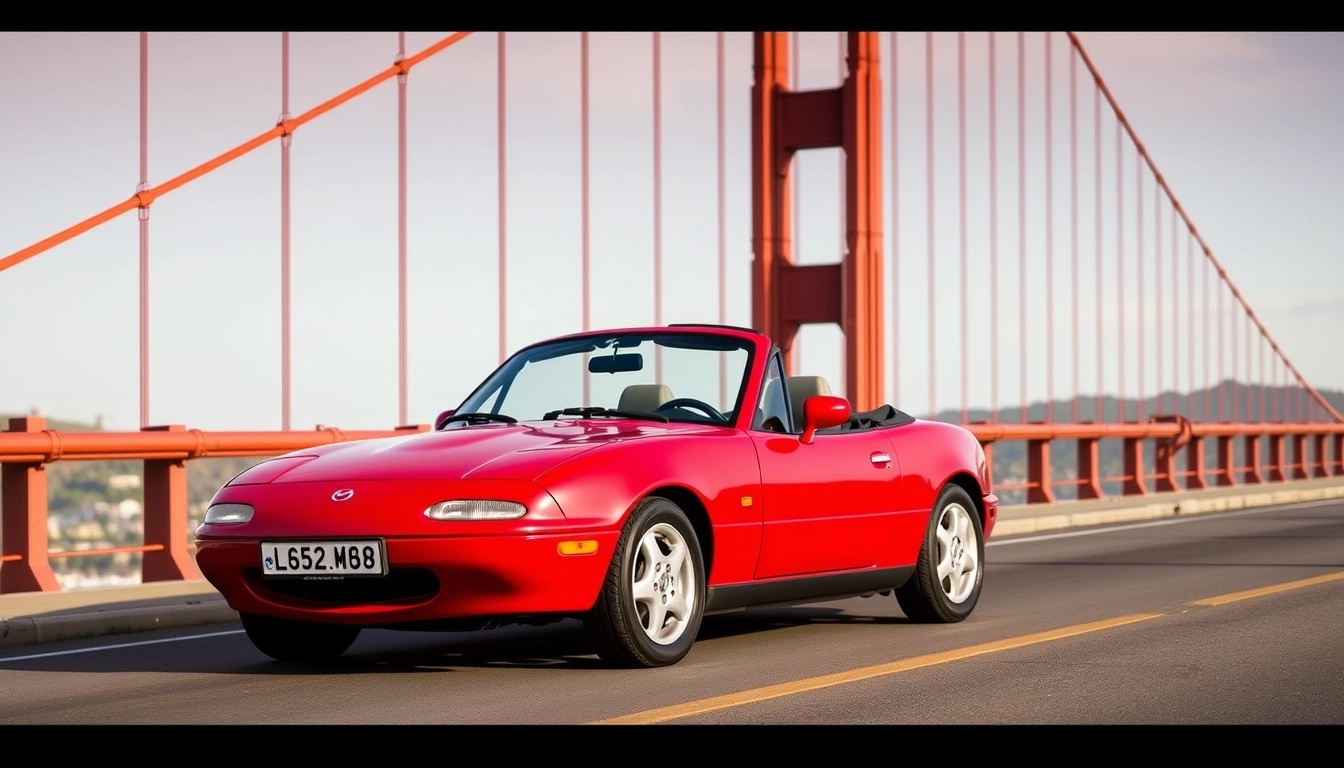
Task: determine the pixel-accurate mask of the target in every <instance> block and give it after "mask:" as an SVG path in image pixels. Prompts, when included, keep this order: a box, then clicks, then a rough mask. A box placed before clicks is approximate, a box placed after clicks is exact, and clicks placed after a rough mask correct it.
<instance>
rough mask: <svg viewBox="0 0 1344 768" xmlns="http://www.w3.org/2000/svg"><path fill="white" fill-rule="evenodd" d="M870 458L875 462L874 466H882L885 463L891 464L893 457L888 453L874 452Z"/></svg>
mask: <svg viewBox="0 0 1344 768" xmlns="http://www.w3.org/2000/svg"><path fill="white" fill-rule="evenodd" d="M868 458H869V460H870V461H872V462H873V466H879V467H880V466H882V465H883V464H890V463H891V457H890V456H888V455H887V454H885V453H874V454H873V455H872V456H869V457H868Z"/></svg>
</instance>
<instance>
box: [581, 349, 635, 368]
mask: <svg viewBox="0 0 1344 768" xmlns="http://www.w3.org/2000/svg"><path fill="white" fill-rule="evenodd" d="M642 370H644V356H643V355H641V354H639V353H638V352H626V353H625V354H623V355H599V356H598V357H594V358H592V359H591V360H589V361H588V372H589V373H630V372H632V371H642Z"/></svg>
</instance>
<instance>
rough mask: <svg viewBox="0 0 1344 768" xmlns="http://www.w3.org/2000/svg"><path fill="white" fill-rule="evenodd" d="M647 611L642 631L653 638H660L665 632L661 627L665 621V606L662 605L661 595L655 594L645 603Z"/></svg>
mask: <svg viewBox="0 0 1344 768" xmlns="http://www.w3.org/2000/svg"><path fill="white" fill-rule="evenodd" d="M645 605H646V606H647V607H648V609H649V611H648V623H647V624H645V625H644V631H645V632H647V633H648V635H649V637H651V638H653V639H654V640H662V639H663V636H664V635H666V634H667V630H665V629H663V623H664V622H666V621H667V606H666V605H663V599H662V596H661V595H659V596H656V597H654V598H653V599H652V600H650V601H649V602H648V603H646V604H645Z"/></svg>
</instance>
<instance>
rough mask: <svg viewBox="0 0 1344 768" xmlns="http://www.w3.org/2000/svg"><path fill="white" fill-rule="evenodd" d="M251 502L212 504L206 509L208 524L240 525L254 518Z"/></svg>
mask: <svg viewBox="0 0 1344 768" xmlns="http://www.w3.org/2000/svg"><path fill="white" fill-rule="evenodd" d="M255 511H256V510H254V509H252V505H251V504H211V505H210V508H209V509H207V510H205V522H206V524H207V525H238V524H239V523H246V522H247V521H248V520H251V519H252V513H253V512H255Z"/></svg>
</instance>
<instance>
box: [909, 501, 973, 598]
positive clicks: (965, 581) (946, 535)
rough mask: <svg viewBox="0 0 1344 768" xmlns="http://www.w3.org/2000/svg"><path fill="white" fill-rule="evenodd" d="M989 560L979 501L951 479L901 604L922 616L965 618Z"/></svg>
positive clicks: (932, 521) (933, 516) (935, 508)
mask: <svg viewBox="0 0 1344 768" xmlns="http://www.w3.org/2000/svg"><path fill="white" fill-rule="evenodd" d="M984 562H985V537H984V534H983V533H982V528H981V525H980V516H979V515H978V514H976V510H975V503H974V502H972V501H971V497H970V495H969V494H968V493H966V491H965V490H964V489H962V488H961V487H959V486H955V485H949V486H948V487H946V488H944V489H943V492H942V493H941V494H939V496H938V502H937V504H935V505H934V508H933V515H932V516H931V517H930V518H929V530H928V532H927V533H926V534H925V536H924V546H923V547H922V548H921V549H920V552H919V563H918V564H917V565H916V567H915V573H914V575H912V576H911V577H910V580H909V581H907V582H906V583H905V584H903V585H901V587H900V588H899V589H897V590H896V599H897V600H898V601H899V602H900V604H901V610H903V611H905V615H906V616H909V617H910V619H911V620H913V621H919V622H944V623H951V622H957V621H961V620H963V619H965V618H966V617H967V616H970V615H971V611H972V610H974V609H975V604H976V602H977V601H978V600H979V599H980V587H981V585H982V584H983V582H984V578H985V566H984Z"/></svg>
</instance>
